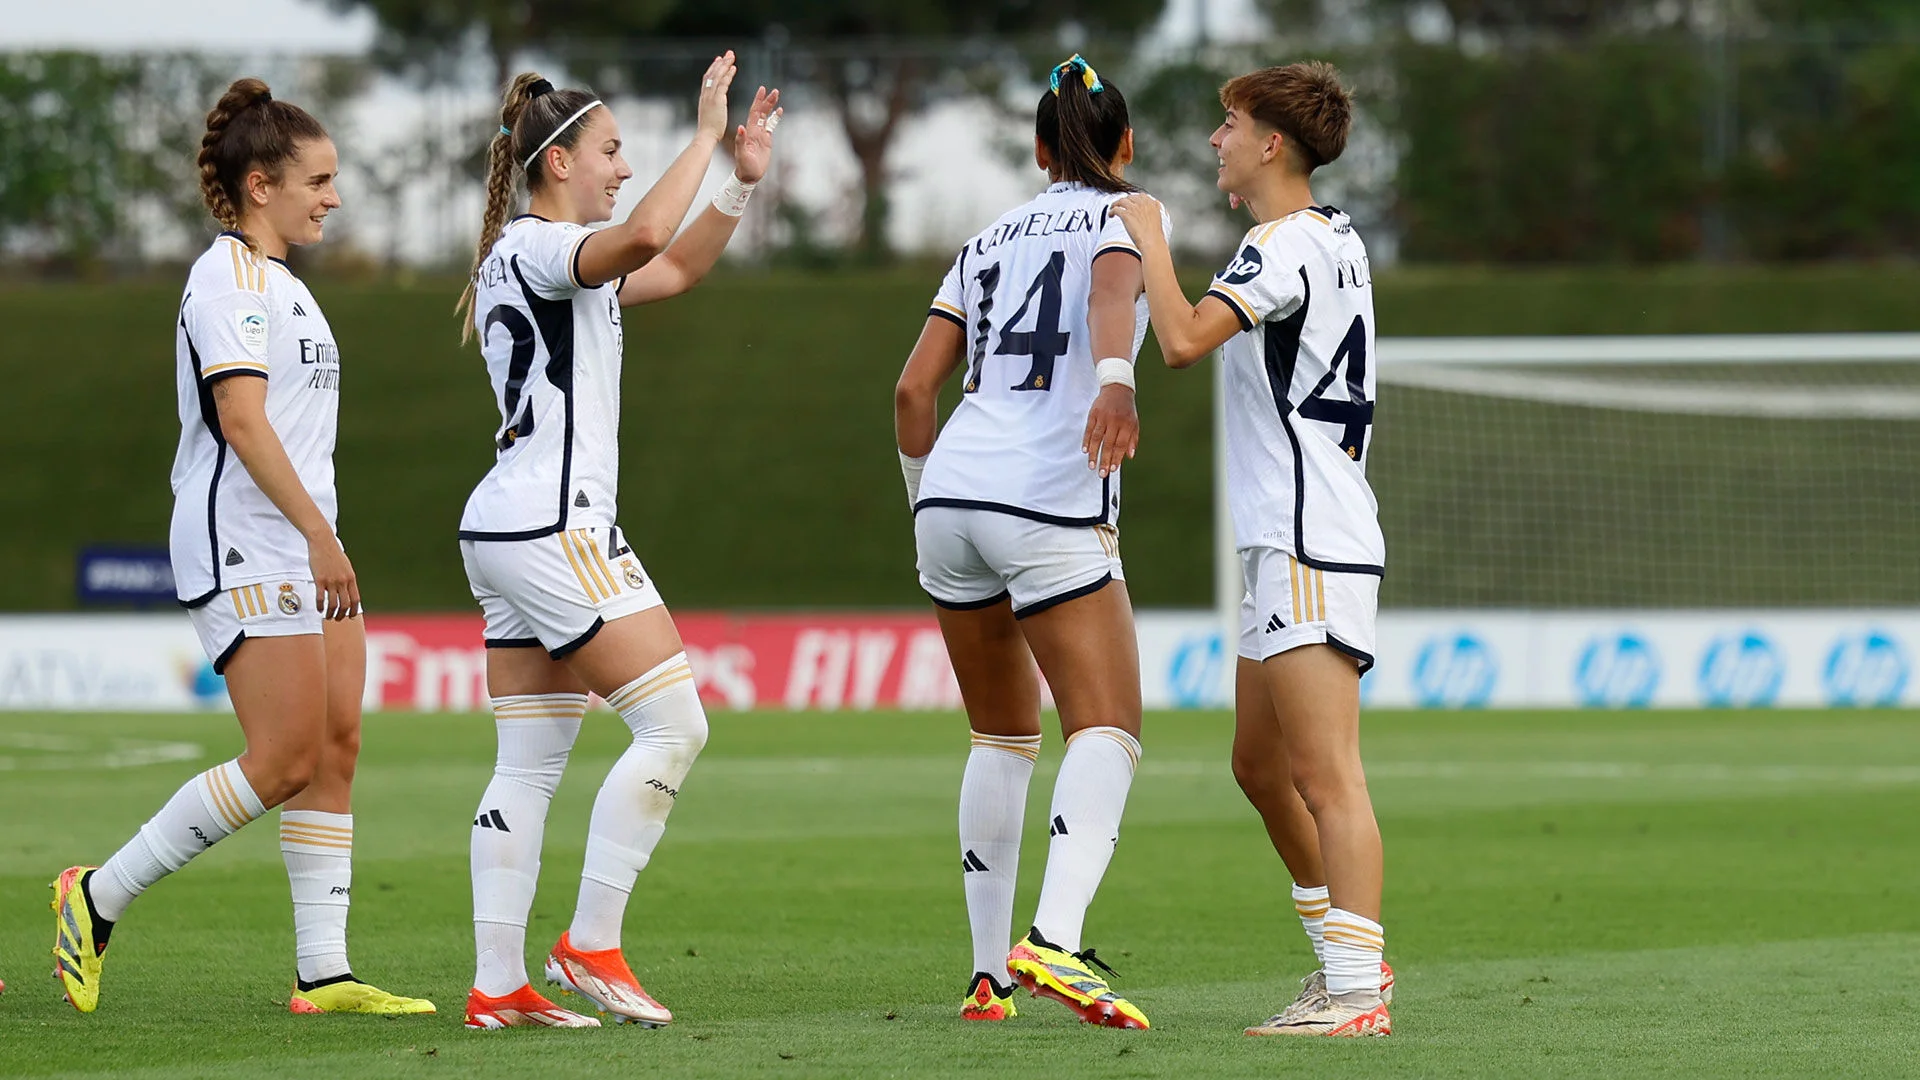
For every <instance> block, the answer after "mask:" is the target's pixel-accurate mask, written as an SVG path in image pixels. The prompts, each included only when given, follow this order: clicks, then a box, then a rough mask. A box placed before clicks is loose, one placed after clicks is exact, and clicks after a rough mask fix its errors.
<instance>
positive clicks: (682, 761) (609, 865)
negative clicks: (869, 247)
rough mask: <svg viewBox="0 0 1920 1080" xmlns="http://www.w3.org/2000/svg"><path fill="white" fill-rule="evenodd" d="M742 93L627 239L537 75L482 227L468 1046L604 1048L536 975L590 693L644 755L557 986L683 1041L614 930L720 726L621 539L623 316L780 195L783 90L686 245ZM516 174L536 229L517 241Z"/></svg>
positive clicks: (711, 106)
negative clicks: (775, 190)
mask: <svg viewBox="0 0 1920 1080" xmlns="http://www.w3.org/2000/svg"><path fill="white" fill-rule="evenodd" d="M734 72H735V68H734V57H733V53H732V52H728V53H726V54H725V55H723V56H720V57H718V58H716V59H715V60H714V61H713V64H712V65H711V66H710V67H708V69H707V72H706V75H705V78H704V83H703V86H702V89H701V92H700V99H699V112H698V117H697V120H696V131H695V134H694V138H693V141H692V142H691V143H690V144H689V145H688V146H687V148H686V149H685V150H683V151H682V152H681V153H680V155H679V157H678V158H676V159H675V160H674V162H673V164H672V165H670V166H669V167H668V169H667V171H666V173H665V174H664V175H662V176H661V178H660V179H659V180H658V181H657V182H655V184H654V185H653V188H652V190H650V191H649V192H648V193H647V194H646V196H645V197H644V198H642V199H641V200H640V203H639V205H638V206H636V207H635V208H634V210H633V212H632V213H631V214H630V215H629V216H628V217H627V219H626V220H625V221H624V222H622V223H620V224H617V225H613V226H610V227H607V228H603V229H597V230H596V229H589V228H587V225H588V224H589V223H591V222H597V221H605V220H607V219H608V218H609V217H611V216H612V214H613V206H614V199H615V196H616V195H617V194H618V192H619V189H620V187H621V185H622V184H624V183H625V182H626V180H627V179H628V178H629V177H631V176H632V175H633V170H632V169H630V168H628V166H627V163H626V160H625V159H624V158H622V157H621V154H620V146H621V142H620V128H619V125H618V124H617V123H615V121H614V118H613V114H612V112H611V111H609V110H608V109H607V108H606V106H605V105H604V104H602V103H601V101H600V100H599V99H598V98H596V97H595V96H594V95H592V94H591V93H589V92H587V91H585V90H572V89H556V88H555V87H554V86H553V84H552V83H550V82H548V81H547V80H546V79H544V78H542V77H540V76H539V75H538V74H535V73H532V72H528V73H526V74H523V75H520V76H519V77H517V78H515V79H514V80H513V82H512V84H511V85H509V86H508V88H507V91H506V99H505V102H504V103H503V105H502V107H501V110H500V130H499V133H498V134H497V135H495V136H494V138H493V139H492V142H491V145H490V148H489V151H488V159H489V161H488V168H487V207H486V219H485V224H484V227H483V228H482V230H481V236H480V244H479V249H478V252H477V254H476V256H475V259H474V268H473V280H472V282H471V283H470V284H469V285H468V288H467V291H466V293H465V295H464V296H462V298H461V310H462V312H463V313H465V314H466V315H467V319H466V323H467V325H466V327H465V328H464V330H463V336H465V335H470V334H472V333H473V332H474V331H478V333H479V335H480V351H481V354H482V356H483V357H484V358H485V360H486V365H487V375H488V378H489V379H490V380H491V382H492V384H493V393H494V401H495V404H496V405H497V407H498V408H499V411H500V427H499V429H498V431H497V432H496V434H495V436H494V447H495V450H496V452H497V456H496V459H495V462H494V465H493V468H492V470H491V471H489V472H488V473H487V475H486V477H485V478H484V479H482V480H481V481H480V484H479V486H478V487H477V488H475V489H474V492H473V495H472V496H471V497H470V498H469V499H468V500H467V506H466V511H465V513H464V515H463V516H462V518H461V522H460V550H461V555H462V557H463V558H464V560H465V563H466V571H467V580H468V582H469V584H470V585H471V587H472V590H473V595H474V599H475V600H477V601H478V602H479V604H480V607H481V610H482V612H484V614H485V616H486V645H487V650H488V651H487V690H488V693H489V694H490V695H491V697H492V699H493V709H494V719H495V724H496V728H497V730H498V734H499V751H498V757H497V759H496V762H495V765H494V772H493V779H492V781H491V782H490V783H489V784H488V785H487V790H486V793H485V795H484V796H482V798H481V801H480V807H479V811H478V813H477V814H476V815H475V817H474V820H473V832H472V848H471V850H472V867H473V918H474V945H475V952H476V954H477V962H476V965H475V966H476V971H475V975H474V985H473V990H472V992H471V993H469V994H468V996H467V1018H466V1024H467V1027H469V1028H476V1029H487V1028H502V1027H515V1026H548V1027H598V1026H599V1021H598V1020H596V1019H594V1018H593V1017H590V1016H585V1015H582V1014H579V1013H575V1012H572V1011H570V1010H567V1009H562V1008H559V1007H558V1006H556V1005H554V1004H553V1002H551V1001H549V1000H547V999H546V998H545V997H543V996H542V995H540V994H539V993H537V992H535V991H534V989H533V987H532V986H531V985H530V984H529V983H528V980H527V971H526V957H525V955H524V953H525V948H526V932H527V915H528V912H529V910H530V909H531V908H532V905H533V894H534V884H535V880H536V878H537V877H538V875H539V869H540V843H541V837H542V833H543V831H544V830H545V827H546V819H547V807H548V804H549V803H550V802H551V801H552V799H553V793H554V791H555V790H556V789H557V788H558V787H559V784H560V775H561V773H562V771H563V770H564V769H565V768H566V763H567V756H568V754H569V752H570V751H571V750H572V748H573V742H574V738H575V737H576V736H577V735H578V734H579V731H580V722H581V717H582V715H583V714H584V712H585V711H586V707H587V694H588V692H589V691H592V692H593V693H597V694H599V695H600V696H601V697H603V698H605V699H606V701H607V703H608V704H610V705H612V706H613V707H614V708H615V709H616V710H618V712H619V713H620V716H621V719H623V720H624V721H626V723H627V726H628V727H629V728H631V729H632V732H633V742H632V744H631V745H630V746H629V747H628V748H627V750H626V751H625V753H623V754H622V755H621V757H620V759H619V760H618V761H616V762H615V763H614V766H613V769H612V771H611V772H609V773H608V774H607V778H606V781H605V782H604V783H603V784H602V785H601V787H600V793H599V795H598V797H597V798H596V799H595V800H594V805H593V818H592V822H591V824H590V826H589V828H588V831H587V852H586V865H585V868H584V870H583V872H582V875H581V881H580V894H579V903H578V905H577V906H576V908H575V910H574V916H573V922H572V925H571V926H570V927H569V928H568V929H567V930H566V931H565V932H563V933H562V934H561V935H560V940H559V941H558V942H557V943H556V944H555V945H554V946H553V949H552V950H551V952H549V954H548V956H547V962H546V974H547V978H548V980H549V981H551V982H554V983H558V984H559V985H561V986H563V987H565V988H566V989H568V990H572V991H575V992H577V993H580V994H582V995H584V996H586V997H587V998H589V999H591V1000H592V1001H593V1002H594V1003H595V1005H596V1006H597V1007H598V1008H600V1009H602V1010H604V1011H606V1012H609V1013H611V1014H613V1016H614V1018H615V1020H616V1021H619V1022H634V1023H640V1024H644V1025H647V1026H653V1027H658V1026H660V1025H662V1024H665V1023H667V1022H668V1021H670V1020H672V1019H673V1014H672V1013H671V1012H669V1011H668V1010H667V1009H666V1008H665V1007H664V1006H662V1005H661V1004H660V1003H659V1002H657V1001H655V1000H654V999H653V998H652V997H650V996H649V995H648V994H647V992H646V991H645V990H644V989H642V988H641V986H640V983H639V981H638V980H637V979H635V978H634V975H633V971H632V969H631V968H630V967H628V965H627V961H626V959H625V958H624V957H623V956H622V955H621V952H620V927H621V921H622V919H623V918H624V916H625V913H626V905H627V897H628V894H629V893H630V892H631V891H632V889H633V883H634V879H635V877H636V876H637V875H638V874H639V872H640V870H641V869H642V868H644V867H645V866H646V865H647V862H648V860H649V859H651V857H652V855H653V849H654V846H655V845H656V844H658V843H659V841H660V836H661V834H662V832H663V831H664V830H665V829H666V822H667V815H668V813H669V812H670V811H671V810H672V809H673V804H674V800H675V799H676V798H677V797H678V795H679V791H680V785H681V781H682V780H684V779H685V777H686V775H687V771H688V770H689V769H690V768H691V767H692V765H693V761H694V758H695V757H696V756H697V755H698V754H699V753H700V749H701V747H703V746H704V745H705V744H706V741H707V719H706V713H705V711H704V710H703V709H702V708H701V705H700V695H699V693H698V692H697V691H696V690H695V688H694V682H693V671H692V669H691V668H689V667H688V666H687V656H686V653H685V651H684V650H683V647H682V645H681V642H680V634H679V631H678V630H677V629H675V627H674V624H673V619H672V617H671V616H669V615H668V614H667V609H666V608H665V606H663V604H664V602H663V601H662V600H661V597H660V592H659V590H658V589H657V588H656V587H655V585H654V582H653V581H652V580H651V579H649V578H648V576H647V574H646V571H645V569H644V568H643V567H642V566H641V564H640V559H639V557H638V556H637V555H635V554H634V552H633V549H632V547H630V546H629V545H628V544H627V541H626V538H625V536H624V535H623V534H622V532H621V531H620V527H619V526H618V525H617V524H616V510H615V505H616V500H617V495H618V489H619V465H620V459H619V419H620V368H621V342H622V338H621V321H620V309H621V308H622V307H623V306H629V305H633V304H646V303H651V302H653V301H656V300H664V299H666V298H668V297H671V296H677V295H679V294H680V293H683V292H686V291H687V290H688V289H690V288H692V287H693V286H694V284H695V283H696V282H698V281H699V280H700V279H701V277H703V276H704V275H705V274H706V273H707V271H708V270H710V269H712V267H713V265H714V263H715V262H716V261H717V260H718V259H719V257H720V253H721V252H722V251H723V250H724V249H725V247H726V244H727V240H728V239H729V238H730V237H731V236H732V235H733V232H734V228H735V227H736V226H737V225H738V224H739V222H740V216H741V214H742V213H744V212H745V210H746V205H747V199H748V197H749V196H750V195H751V193H752V191H753V187H754V185H755V184H756V183H757V182H758V181H759V180H760V178H761V177H762V176H764V175H765V174H766V170H767V166H768V164H769V162H770V161H771V158H772V153H773V129H774V127H775V125H777V124H778V123H779V120H780V116H781V110H780V109H779V108H778V105H779V101H780V92H779V91H778V90H774V91H768V90H767V89H766V88H765V87H762V88H761V89H760V91H759V92H758V93H757V94H755V95H754V100H753V105H752V107H751V108H750V109H749V110H748V112H747V122H746V123H745V124H744V125H742V126H740V127H739V128H738V129H737V130H736V132H735V139H734V157H735V166H734V172H733V175H732V176H731V177H729V178H728V180H727V183H726V185H725V186H724V187H723V188H722V189H721V191H720V192H719V193H718V194H717V195H716V196H715V197H714V199H713V205H712V207H710V208H709V209H707V210H706V211H705V212H703V213H702V214H701V215H700V216H699V217H698V218H696V219H695V220H694V221H693V223H692V224H691V225H689V226H688V227H687V229H686V230H685V231H684V232H682V233H681V234H680V235H679V236H678V237H675V236H674V231H675V229H676V228H677V227H678V226H679V224H680V222H681V220H682V219H683V218H685V217H686V214H687V210H688V209H689V207H690V206H691V205H692V203H693V200H694V197H695V196H696V195H697V194H698V192H699V188H700V183H701V181H702V179H703V178H704V177H705V175H706V171H707V166H708V163H709V162H710V161H711V160H712V158H713V152H714V149H715V148H716V147H717V146H718V145H719V143H720V140H721V138H722V137H723V136H724V135H725V134H726V124H727V88H728V87H729V85H730V84H731V83H732V81H733V76H734ZM522 176H524V177H525V180H526V186H527V190H528V192H529V195H530V203H531V205H530V206H529V212H528V213H525V214H521V215H520V216H518V217H515V218H513V219H512V220H511V221H509V220H507V213H508V210H509V209H510V204H511V202H512V197H513V188H514V181H515V179H516V178H517V177H522ZM669 241H671V242H669Z"/></svg>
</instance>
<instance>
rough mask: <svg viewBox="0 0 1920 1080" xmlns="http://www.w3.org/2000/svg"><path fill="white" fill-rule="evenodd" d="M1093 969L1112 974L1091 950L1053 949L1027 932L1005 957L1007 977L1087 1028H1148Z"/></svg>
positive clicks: (1142, 1017) (1036, 933)
mask: <svg viewBox="0 0 1920 1080" xmlns="http://www.w3.org/2000/svg"><path fill="white" fill-rule="evenodd" d="M1096 967H1097V968H1099V969H1100V970H1102V971H1104V972H1106V973H1107V974H1109V975H1111V974H1113V973H1114V971H1113V969H1112V968H1110V967H1108V966H1107V965H1105V964H1103V963H1101V962H1100V960H1099V958H1097V957H1095V956H1094V955H1093V950H1092V949H1082V950H1080V951H1079V952H1077V953H1070V952H1067V951H1066V950H1064V949H1059V948H1055V947H1054V946H1053V945H1052V944H1050V943H1049V942H1048V941H1047V940H1046V939H1045V938H1043V937H1041V936H1040V933H1039V931H1037V930H1035V931H1030V932H1029V933H1028V934H1027V936H1026V937H1024V938H1022V939H1020V943H1019V944H1018V945H1015V946H1014V947H1013V951H1012V952H1010V953H1008V954H1007V973H1008V974H1009V975H1012V976H1013V978H1014V981H1015V982H1017V983H1019V984H1020V985H1021V986H1024V987H1026V988H1027V989H1028V990H1030V991H1032V993H1033V995H1034V996H1035V997H1050V998H1052V999H1053V1000H1055V1001H1057V1002H1059V1003H1060V1004H1062V1005H1065V1006H1066V1007H1067V1008H1069V1009H1072V1010H1073V1011H1074V1012H1075V1013H1076V1014H1078V1015H1079V1017H1080V1019H1081V1020H1082V1021H1084V1022H1086V1023H1089V1024H1099V1025H1100V1026H1102V1027H1115V1028H1133V1029H1138V1030H1144V1029H1145V1028H1146V1027H1147V1026H1148V1025H1147V1016H1146V1014H1145V1013H1143V1012H1141V1011H1140V1010H1139V1008H1138V1007H1136V1006H1135V1005H1134V1004H1133V1002H1131V1001H1128V1000H1127V999H1126V998H1123V997H1121V996H1120V995H1118V994H1116V993H1114V992H1113V990H1112V989H1111V988H1110V987H1108V986H1107V980H1105V979H1103V978H1101V977H1100V976H1098V975H1096V974H1094V973H1093V969H1094V968H1096Z"/></svg>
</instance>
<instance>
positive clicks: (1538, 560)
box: [1367, 334, 1920, 609]
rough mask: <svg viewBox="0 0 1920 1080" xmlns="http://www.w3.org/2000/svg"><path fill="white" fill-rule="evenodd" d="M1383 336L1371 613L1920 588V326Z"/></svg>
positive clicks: (1891, 598)
mask: <svg viewBox="0 0 1920 1080" xmlns="http://www.w3.org/2000/svg"><path fill="white" fill-rule="evenodd" d="M1378 352H1379V354H1380V356H1379V382H1380V388H1379V392H1378V393H1379V399H1380V401H1379V406H1378V410H1377V413H1376V424H1377V426H1376V428H1375V439H1376V441H1375V443H1374V446H1373V449H1372V451H1371V454H1372V456H1371V460H1370V461H1369V464H1368V469H1367V472H1368V476H1369V478H1370V479H1371V480H1372V482H1373V484H1374V488H1375V490H1376V492H1377V493H1378V495H1379V499H1380V513H1381V521H1382V526H1383V528H1384V529H1385V532H1386V536H1387V567H1388V570H1387V577H1386V580H1385V581H1384V582H1383V585H1382V591H1381V596H1380V600H1381V606H1382V607H1383V608H1410V607H1412V608H1432V607H1446V608H1460V607H1481V608H1484V607H1500V608H1522V609H1549V608H1715V607H1801V606H1816V607H1854V606H1865V605H1871V606H1882V605H1916V604H1920V334H1833V335H1733V336H1690V337H1655V336H1647V337H1592V338H1454V339H1446V338H1400V339H1385V340H1382V341H1380V342H1379V345H1378Z"/></svg>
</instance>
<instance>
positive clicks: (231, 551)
mask: <svg viewBox="0 0 1920 1080" xmlns="http://www.w3.org/2000/svg"><path fill="white" fill-rule="evenodd" d="M246 561H247V560H246V558H245V557H243V556H242V555H241V554H240V549H239V548H228V549H227V565H228V566H239V565H240V564H241V563H243V562H246Z"/></svg>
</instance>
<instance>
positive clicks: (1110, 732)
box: [1067, 727, 1140, 769]
mask: <svg viewBox="0 0 1920 1080" xmlns="http://www.w3.org/2000/svg"><path fill="white" fill-rule="evenodd" d="M1125 734H1126V732H1124V731H1121V730H1120V729H1119V728H1109V727H1091V728H1081V729H1080V730H1079V731H1076V732H1074V733H1073V734H1071V735H1069V736H1067V745H1068V746H1069V747H1071V746H1072V745H1073V740H1075V739H1077V738H1079V737H1080V736H1082V735H1097V736H1098V737H1100V738H1103V739H1110V740H1112V741H1113V743H1114V745H1116V746H1118V747H1119V748H1120V749H1122V750H1125V751H1126V752H1127V759H1128V760H1129V761H1131V762H1133V767H1134V768H1136V769H1137V768H1139V767H1140V751H1138V750H1136V749H1134V746H1135V745H1136V743H1135V741H1134V740H1133V739H1131V738H1124V739H1123V738H1121V736H1122V735H1125Z"/></svg>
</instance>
